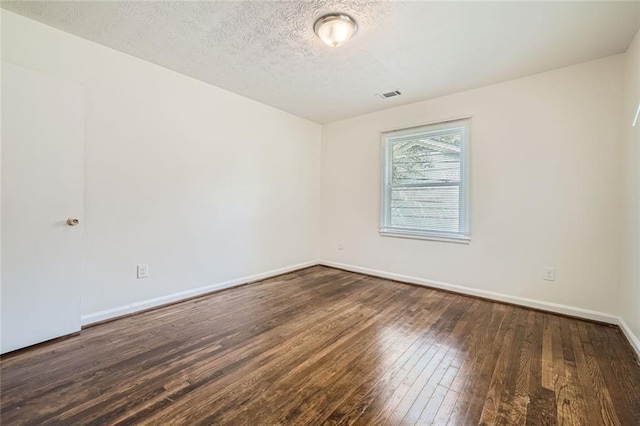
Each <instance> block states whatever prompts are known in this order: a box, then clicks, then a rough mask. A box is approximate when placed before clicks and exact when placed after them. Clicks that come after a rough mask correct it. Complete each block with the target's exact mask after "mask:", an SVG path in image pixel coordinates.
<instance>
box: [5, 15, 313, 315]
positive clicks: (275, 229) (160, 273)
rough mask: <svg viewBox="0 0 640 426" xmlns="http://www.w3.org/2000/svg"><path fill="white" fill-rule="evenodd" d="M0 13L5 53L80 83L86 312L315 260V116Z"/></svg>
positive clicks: (11, 59) (8, 57) (13, 59)
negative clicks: (141, 266)
mask: <svg viewBox="0 0 640 426" xmlns="http://www.w3.org/2000/svg"><path fill="white" fill-rule="evenodd" d="M1 13H2V59H3V60H5V61H8V62H12V63H15V64H18V65H21V66H24V67H27V68H31V69H35V70H38V71H41V72H44V73H48V74H52V75H56V76H59V77H61V78H64V79H68V80H71V81H73V82H75V83H77V84H80V85H82V86H84V87H85V90H86V99H85V105H86V129H85V132H86V148H85V149H86V152H85V165H86V174H85V217H84V218H82V219H83V221H84V225H85V232H84V253H85V255H84V261H83V267H84V289H83V294H82V312H83V314H84V315H88V314H93V313H96V312H98V311H103V310H107V309H112V308H117V307H119V306H123V305H127V304H131V303H135V302H140V301H144V300H147V299H151V298H156V297H161V296H165V295H168V294H172V293H177V292H184V291H188V290H191V289H195V288H199V287H202V286H208V285H213V284H216V283H220V282H224V281H228V280H233V279H238V278H242V277H246V276H250V275H254V274H259V273H263V272H266V271H271V270H275V269H279V268H286V267H290V266H292V265H297V264H300V263H304V262H309V261H313V260H315V259H316V258H317V250H316V241H317V232H318V231H317V229H318V223H319V218H318V211H319V201H320V195H319V191H320V126H319V125H317V124H315V123H312V122H309V121H307V120H304V119H301V118H298V117H295V116H293V115H290V114H287V113H284V112H282V111H280V110H277V109H275V108H271V107H268V106H265V105H263V104H260V103H258V102H254V101H252V100H249V99H246V98H243V97H241V96H238V95H236V94H233V93H230V92H227V91H225V90H222V89H219V88H216V87H213V86H210V85H207V84H205V83H202V82H200V81H197V80H194V79H192V78H189V77H186V76H183V75H180V74H177V73H175V72H172V71H169V70H167V69H164V68H161V67H159V66H156V65H153V64H151V63H148V62H145V61H142V60H140V59H137V58H134V57H131V56H128V55H125V54H123V53H120V52H117V51H114V50H111V49H109V48H106V47H103V46H101V45H98V44H95V43H92V42H89V41H87V40H83V39H80V38H78V37H75V36H72V35H70V34H67V33H64V32H61V31H58V30H56V29H53V28H50V27H47V26H45V25H42V24H40V23H37V22H35V21H31V20H28V19H26V18H23V17H21V16H19V15H16V14H13V13H11V12H7V11H2V12H1ZM137 263H148V264H149V268H150V278H147V279H143V280H137V279H136V264H137Z"/></svg>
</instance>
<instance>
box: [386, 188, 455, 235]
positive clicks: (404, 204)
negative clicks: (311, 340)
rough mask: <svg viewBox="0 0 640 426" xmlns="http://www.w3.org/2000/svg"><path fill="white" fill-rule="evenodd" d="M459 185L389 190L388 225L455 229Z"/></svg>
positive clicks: (410, 227)
mask: <svg viewBox="0 0 640 426" xmlns="http://www.w3.org/2000/svg"><path fill="white" fill-rule="evenodd" d="M459 191H460V188H459V186H436V187H427V188H395V189H392V190H391V217H390V219H391V223H390V225H391V226H392V227H396V228H406V229H424V230H432V231H441V232H459V231H460V230H459V223H460V217H459V209H458V203H459V199H460V198H459V196H460V194H459Z"/></svg>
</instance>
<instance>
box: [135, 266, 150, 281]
mask: <svg viewBox="0 0 640 426" xmlns="http://www.w3.org/2000/svg"><path fill="white" fill-rule="evenodd" d="M148 276H149V265H147V264H146V263H141V264H139V265H138V279H140V278H147V277H148Z"/></svg>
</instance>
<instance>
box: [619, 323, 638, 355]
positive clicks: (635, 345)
mask: <svg viewBox="0 0 640 426" xmlns="http://www.w3.org/2000/svg"><path fill="white" fill-rule="evenodd" d="M618 326H619V327H620V329H621V330H622V332H623V333H624V335H625V337H626V338H627V340H628V341H629V343H631V347H632V348H633V350H635V351H636V355H637V356H638V361H640V339H639V338H638V336H636V335H635V334H633V331H631V328H630V327H629V324H627V322H626V321H625V320H624V318H622V317H618Z"/></svg>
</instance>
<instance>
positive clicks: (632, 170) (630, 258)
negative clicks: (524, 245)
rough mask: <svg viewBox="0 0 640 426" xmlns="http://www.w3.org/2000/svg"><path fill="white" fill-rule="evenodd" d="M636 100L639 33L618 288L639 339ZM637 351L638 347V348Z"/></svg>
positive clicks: (630, 85) (627, 96) (627, 98)
mask: <svg viewBox="0 0 640 426" xmlns="http://www.w3.org/2000/svg"><path fill="white" fill-rule="evenodd" d="M638 103H640V32H639V33H638V34H637V35H636V37H635V39H634V41H633V43H632V44H631V46H630V47H629V50H628V51H627V55H626V62H625V78H624V110H623V114H622V129H623V140H624V143H625V145H624V147H625V152H624V157H625V159H626V162H625V165H626V185H625V208H624V211H625V213H626V217H625V219H626V220H625V221H624V236H625V238H624V253H625V257H624V261H625V262H624V275H623V279H622V285H621V287H620V315H621V316H622V318H623V319H624V320H625V322H626V323H627V324H628V326H629V328H630V329H631V330H632V332H633V333H634V334H635V336H636V339H638V341H640V123H638V124H637V126H636V127H631V123H632V120H633V117H634V115H635V113H636V110H637V108H638ZM638 350H639V351H640V346H639V347H638Z"/></svg>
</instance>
